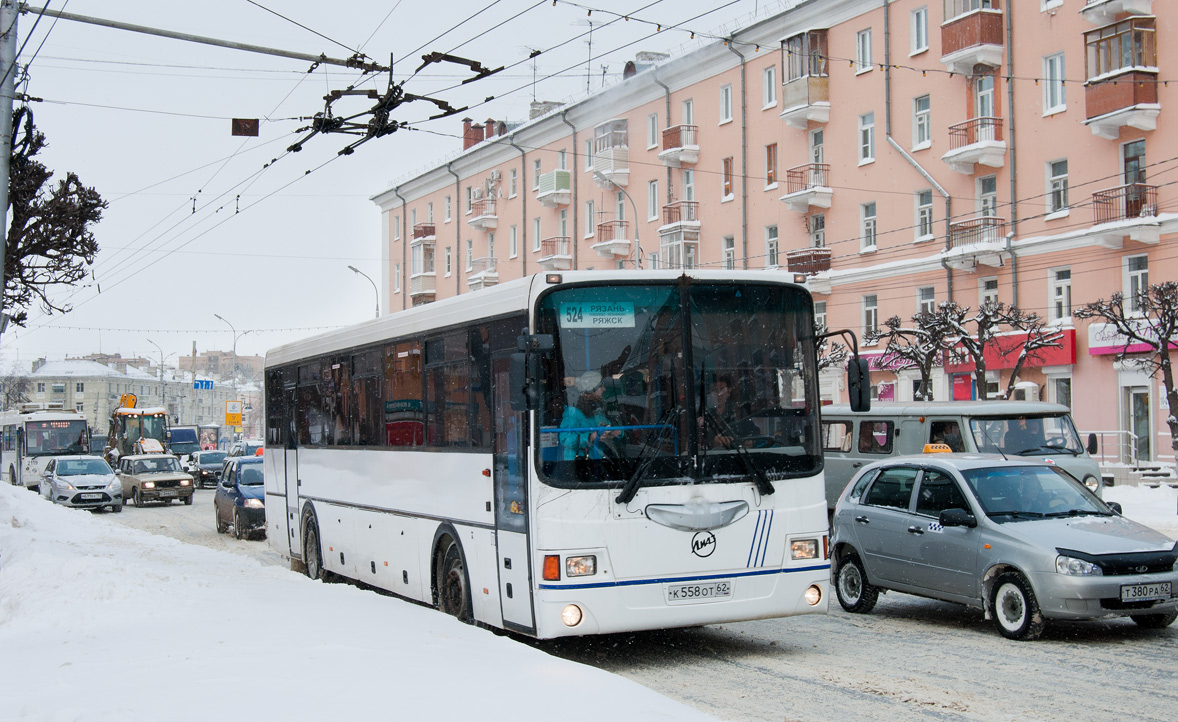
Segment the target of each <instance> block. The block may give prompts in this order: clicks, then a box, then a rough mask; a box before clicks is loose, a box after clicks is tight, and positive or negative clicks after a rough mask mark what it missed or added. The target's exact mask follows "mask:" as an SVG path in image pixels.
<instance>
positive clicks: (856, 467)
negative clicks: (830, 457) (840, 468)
mask: <svg viewBox="0 0 1178 722" xmlns="http://www.w3.org/2000/svg"><path fill="white" fill-rule="evenodd" d="M860 466H863V462H862V461H856V462H855V463H853V464H851V468H852V469H858V468H859V467H860Z"/></svg>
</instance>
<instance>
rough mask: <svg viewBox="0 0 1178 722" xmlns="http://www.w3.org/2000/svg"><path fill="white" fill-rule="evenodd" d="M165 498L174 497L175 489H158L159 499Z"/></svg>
mask: <svg viewBox="0 0 1178 722" xmlns="http://www.w3.org/2000/svg"><path fill="white" fill-rule="evenodd" d="M165 496H176V490H175V489H160V497H161V498H163V497H165Z"/></svg>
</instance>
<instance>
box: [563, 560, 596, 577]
mask: <svg viewBox="0 0 1178 722" xmlns="http://www.w3.org/2000/svg"><path fill="white" fill-rule="evenodd" d="M596 573H597V557H596V556H593V555H589V556H584V557H566V558H565V560H564V575H565V576H566V577H591V576H593V575H594V574H596Z"/></svg>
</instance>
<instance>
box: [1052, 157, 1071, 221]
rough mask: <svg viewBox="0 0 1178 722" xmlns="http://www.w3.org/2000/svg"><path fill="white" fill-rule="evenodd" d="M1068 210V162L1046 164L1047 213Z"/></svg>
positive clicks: (1054, 161)
mask: <svg viewBox="0 0 1178 722" xmlns="http://www.w3.org/2000/svg"><path fill="white" fill-rule="evenodd" d="M1067 209H1068V162H1067V160H1066V159H1065V160H1053V161H1051V162H1050V163H1048V164H1047V212H1048V213H1059V212H1060V211H1066V210H1067Z"/></svg>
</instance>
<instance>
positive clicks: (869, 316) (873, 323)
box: [863, 293, 879, 336]
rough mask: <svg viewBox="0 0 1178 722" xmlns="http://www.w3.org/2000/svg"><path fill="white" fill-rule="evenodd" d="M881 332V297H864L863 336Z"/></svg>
mask: <svg viewBox="0 0 1178 722" xmlns="http://www.w3.org/2000/svg"><path fill="white" fill-rule="evenodd" d="M878 330H879V296H876V295H875V294H874V293H873V294H871V295H869V296H864V297H863V335H864V336H866V335H867V334H868V333H875V332H876V331H878Z"/></svg>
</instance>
